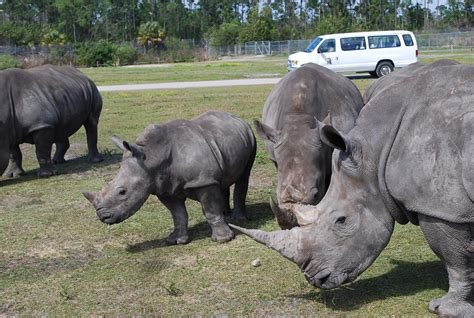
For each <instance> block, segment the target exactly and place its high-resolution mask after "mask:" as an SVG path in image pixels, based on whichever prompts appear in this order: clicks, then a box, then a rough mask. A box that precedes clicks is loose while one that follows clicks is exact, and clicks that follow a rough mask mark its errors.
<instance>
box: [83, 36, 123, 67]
mask: <svg viewBox="0 0 474 318" xmlns="http://www.w3.org/2000/svg"><path fill="white" fill-rule="evenodd" d="M116 52H117V46H116V45H115V44H113V43H108V42H105V41H99V42H95V43H93V42H85V43H83V44H82V45H80V46H79V47H78V49H77V62H78V63H79V64H81V65H85V66H111V65H113V64H114V62H115V60H116Z"/></svg>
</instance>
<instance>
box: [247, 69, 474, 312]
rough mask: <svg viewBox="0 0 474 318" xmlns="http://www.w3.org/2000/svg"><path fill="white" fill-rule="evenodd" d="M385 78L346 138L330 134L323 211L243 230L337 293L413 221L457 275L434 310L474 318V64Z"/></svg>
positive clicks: (325, 132)
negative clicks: (292, 222)
mask: <svg viewBox="0 0 474 318" xmlns="http://www.w3.org/2000/svg"><path fill="white" fill-rule="evenodd" d="M449 64H451V65H449ZM414 70H416V71H415V72H413V71H414ZM397 74H398V75H397ZM404 74H411V76H408V77H406V76H405V75H404ZM395 75H397V76H395ZM383 80H384V81H385V84H384V85H382V86H380V87H379V88H378V89H376V90H374V91H373V92H372V96H371V98H370V99H369V102H368V103H367V104H366V105H365V107H364V109H363V110H362V112H361V113H360V116H359V118H358V119H357V123H356V126H355V127H354V128H353V129H352V130H351V131H350V132H349V133H348V134H343V133H341V132H339V131H338V130H336V129H335V128H334V127H331V126H325V127H323V128H322V130H321V138H322V140H323V141H324V142H325V143H326V144H327V145H329V146H331V147H334V148H335V149H336V150H335V151H334V154H333V159H332V166H333V174H332V178H331V184H330V186H329V189H328V192H327V194H326V196H325V197H324V198H323V200H322V201H321V202H320V203H319V204H318V205H317V206H313V207H307V206H306V207H303V206H301V207H299V208H298V207H295V211H294V213H296V214H297V215H298V216H301V218H302V219H304V220H306V221H307V222H306V225H303V226H301V227H298V228H293V229H291V230H290V231H277V232H273V233H265V232H262V231H256V230H245V229H241V230H242V231H243V232H244V233H246V234H248V235H250V236H251V237H252V238H254V239H255V240H257V241H258V242H261V243H263V244H266V245H267V246H269V247H271V248H273V249H275V250H278V251H279V252H280V253H281V254H282V255H283V256H285V257H287V258H288V259H290V260H292V261H293V262H295V263H297V264H298V265H299V266H300V267H301V270H302V271H303V272H304V275H305V276H306V278H307V280H308V281H309V282H310V283H311V284H313V285H315V286H317V287H320V288H335V287H338V286H339V285H341V284H343V283H346V282H350V281H352V280H354V279H355V278H356V277H357V276H358V275H359V274H360V273H362V272H363V271H364V270H365V269H366V268H367V267H368V266H369V265H370V264H372V262H373V261H374V260H375V259H376V257H377V256H378V255H379V254H380V252H381V251H382V249H383V248H384V247H385V246H386V245H387V243H388V241H389V239H390V236H391V234H392V231H393V228H394V221H395V220H396V221H397V222H399V223H401V224H405V223H407V222H408V221H411V222H412V223H414V224H419V225H420V227H421V230H422V232H423V234H424V236H425V238H426V240H427V241H428V243H429V245H430V247H431V248H432V249H433V251H434V252H435V253H436V254H437V255H438V256H439V257H440V258H441V259H442V261H443V262H444V263H445V265H446V268H447V271H448V275H449V291H448V293H447V295H445V296H443V297H442V298H439V299H435V300H433V301H431V302H430V305H429V310H430V311H431V312H433V313H437V314H438V315H440V316H464V317H474V307H473V305H472V296H473V295H472V292H473V285H474V240H473V239H474V236H473V235H474V137H473V135H474V94H473V92H474V66H467V65H453V64H452V63H445V62H438V63H434V64H431V65H425V66H423V65H420V64H418V65H413V66H411V67H407V68H406V69H403V70H401V71H399V72H397V73H394V74H393V75H392V74H391V75H389V76H386V77H384V78H383Z"/></svg>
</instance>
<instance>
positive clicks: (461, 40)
mask: <svg viewBox="0 0 474 318" xmlns="http://www.w3.org/2000/svg"><path fill="white" fill-rule="evenodd" d="M416 38H417V41H418V48H419V50H421V51H426V50H443V49H444V50H459V49H464V50H474V31H468V32H451V33H430V34H421V33H419V34H416ZM180 41H181V42H180V43H181V44H180V45H179V48H178V50H183V51H184V50H188V51H189V50H193V51H194V52H200V53H199V54H200V56H201V57H200V58H199V60H201V59H205V60H206V59H216V58H219V57H221V56H239V55H289V54H292V53H295V52H298V51H303V50H304V49H305V48H306V47H307V46H308V45H309V44H310V42H311V40H288V41H258V42H247V43H245V44H244V45H237V44H236V45H231V46H223V47H214V46H209V45H207V43H206V42H204V41H195V40H180ZM134 46H135V49H136V51H137V52H139V53H141V54H143V53H144V50H143V47H140V46H138V45H136V44H134ZM171 50H173V48H171ZM175 50H177V49H175ZM145 51H146V50H145ZM76 54H77V51H76V50H75V49H74V47H73V46H39V45H36V46H15V45H13V46H0V55H13V56H17V57H21V58H23V59H25V60H28V59H34V58H35V59H39V60H40V62H41V61H45V62H53V63H54V61H55V58H57V57H58V56H60V57H61V58H62V60H61V62H62V63H68V64H70V63H74V61H75V57H76ZM157 54H158V53H157ZM189 56H190V58H191V59H193V58H194V55H192V54H190V55H189Z"/></svg>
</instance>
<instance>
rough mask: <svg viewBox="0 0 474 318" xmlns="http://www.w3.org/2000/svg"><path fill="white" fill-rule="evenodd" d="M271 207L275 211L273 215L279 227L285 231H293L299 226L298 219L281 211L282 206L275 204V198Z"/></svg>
mask: <svg viewBox="0 0 474 318" xmlns="http://www.w3.org/2000/svg"><path fill="white" fill-rule="evenodd" d="M270 207H271V209H272V211H273V214H275V218H276V220H277V222H278V225H279V226H280V227H281V228H282V229H283V230H287V229H291V228H293V227H295V226H298V221H297V220H296V217H295V216H294V215H293V214H291V213H288V212H286V211H283V210H282V209H280V206H279V205H278V203H276V202H275V200H273V198H270Z"/></svg>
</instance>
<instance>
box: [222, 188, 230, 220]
mask: <svg viewBox="0 0 474 318" xmlns="http://www.w3.org/2000/svg"><path fill="white" fill-rule="evenodd" d="M222 196H223V197H224V205H225V208H224V214H229V213H230V211H231V208H230V188H224V189H222Z"/></svg>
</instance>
